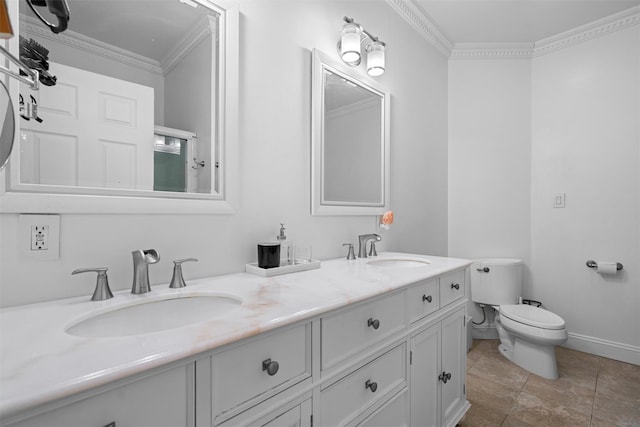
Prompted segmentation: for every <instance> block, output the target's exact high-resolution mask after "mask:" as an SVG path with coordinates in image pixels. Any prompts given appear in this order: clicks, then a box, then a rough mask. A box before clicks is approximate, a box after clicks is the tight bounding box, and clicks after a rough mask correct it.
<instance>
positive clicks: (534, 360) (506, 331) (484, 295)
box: [471, 258, 568, 380]
mask: <svg viewBox="0 0 640 427" xmlns="http://www.w3.org/2000/svg"><path fill="white" fill-rule="evenodd" d="M521 291H522V260H519V259H509V258H486V259H478V260H475V261H474V262H473V263H472V264H471V300H472V301H473V302H476V303H478V304H480V305H481V306H483V305H484V306H489V307H491V308H493V310H495V326H496V329H497V331H498V335H499V337H500V346H499V350H500V354H502V355H503V356H504V357H506V358H507V359H509V360H511V361H512V362H514V363H515V364H517V365H519V366H521V367H522V368H524V369H526V370H527V371H529V372H532V373H534V374H536V375H539V376H541V377H544V378H547V379H552V380H555V379H557V378H558V364H557V362H556V352H555V346H556V345H560V344H562V343H564V342H565V341H567V338H568V335H567V328H566V324H565V321H564V320H563V319H562V317H560V316H558V315H557V314H554V313H552V312H550V311H548V310H545V309H543V308H540V307H536V306H533V305H528V304H519V303H518V302H519V301H520V296H521ZM484 309H485V310H486V309H487V307H485V308H484Z"/></svg>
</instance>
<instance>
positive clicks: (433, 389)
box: [409, 323, 440, 427]
mask: <svg viewBox="0 0 640 427" xmlns="http://www.w3.org/2000/svg"><path fill="white" fill-rule="evenodd" d="M410 359H411V374H410V375H411V376H410V378H411V390H410V392H409V395H410V396H411V425H412V426H420V427H437V426H438V415H439V413H440V406H439V405H438V387H439V382H438V376H439V375H440V372H439V366H440V324H439V323H438V324H435V325H433V326H431V327H430V328H427V329H425V330H423V331H422V332H420V333H418V334H417V335H414V336H413V337H412V338H411V356H410Z"/></svg>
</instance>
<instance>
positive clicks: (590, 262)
mask: <svg viewBox="0 0 640 427" xmlns="http://www.w3.org/2000/svg"><path fill="white" fill-rule="evenodd" d="M587 267H589V268H598V263H597V262H595V261H594V260H591V259H590V260H588V261H587ZM622 268H623V266H622V264H620V263H619V262H617V263H616V270H618V271H620V270H622Z"/></svg>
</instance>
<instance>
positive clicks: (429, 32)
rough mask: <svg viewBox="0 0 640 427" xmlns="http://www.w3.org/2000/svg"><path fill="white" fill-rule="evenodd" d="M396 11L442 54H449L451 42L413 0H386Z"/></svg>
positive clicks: (451, 47) (451, 46)
mask: <svg viewBox="0 0 640 427" xmlns="http://www.w3.org/2000/svg"><path fill="white" fill-rule="evenodd" d="M386 2H387V4H388V5H390V6H391V7H392V8H393V9H394V10H395V11H396V12H397V13H398V15H400V17H401V18H403V19H404V20H405V21H406V22H407V23H408V24H409V25H411V27H413V29H415V30H416V31H417V32H418V33H419V34H420V35H421V36H422V37H424V38H425V39H426V40H427V41H428V42H429V43H431V44H432V45H433V46H434V47H435V48H436V49H438V50H439V51H440V53H442V54H443V55H444V56H447V57H448V56H450V55H451V51H452V50H453V43H452V42H451V41H450V40H449V39H448V38H447V37H446V36H445V35H444V34H443V33H442V31H440V29H439V28H438V26H437V25H436V24H434V23H433V22H432V21H431V19H430V18H429V17H428V15H427V14H426V12H425V11H424V10H422V8H420V7H419V6H418V5H416V4H415V2H414V1H413V0H386Z"/></svg>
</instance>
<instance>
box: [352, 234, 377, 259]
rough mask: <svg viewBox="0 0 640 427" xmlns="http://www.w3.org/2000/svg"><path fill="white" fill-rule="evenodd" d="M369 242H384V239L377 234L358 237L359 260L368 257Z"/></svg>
mask: <svg viewBox="0 0 640 427" xmlns="http://www.w3.org/2000/svg"><path fill="white" fill-rule="evenodd" d="M369 240H373V241H375V242H379V241H380V240H382V237H380V236H378V235H377V234H361V235H359V236H358V258H366V257H367V242H368V241H369Z"/></svg>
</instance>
